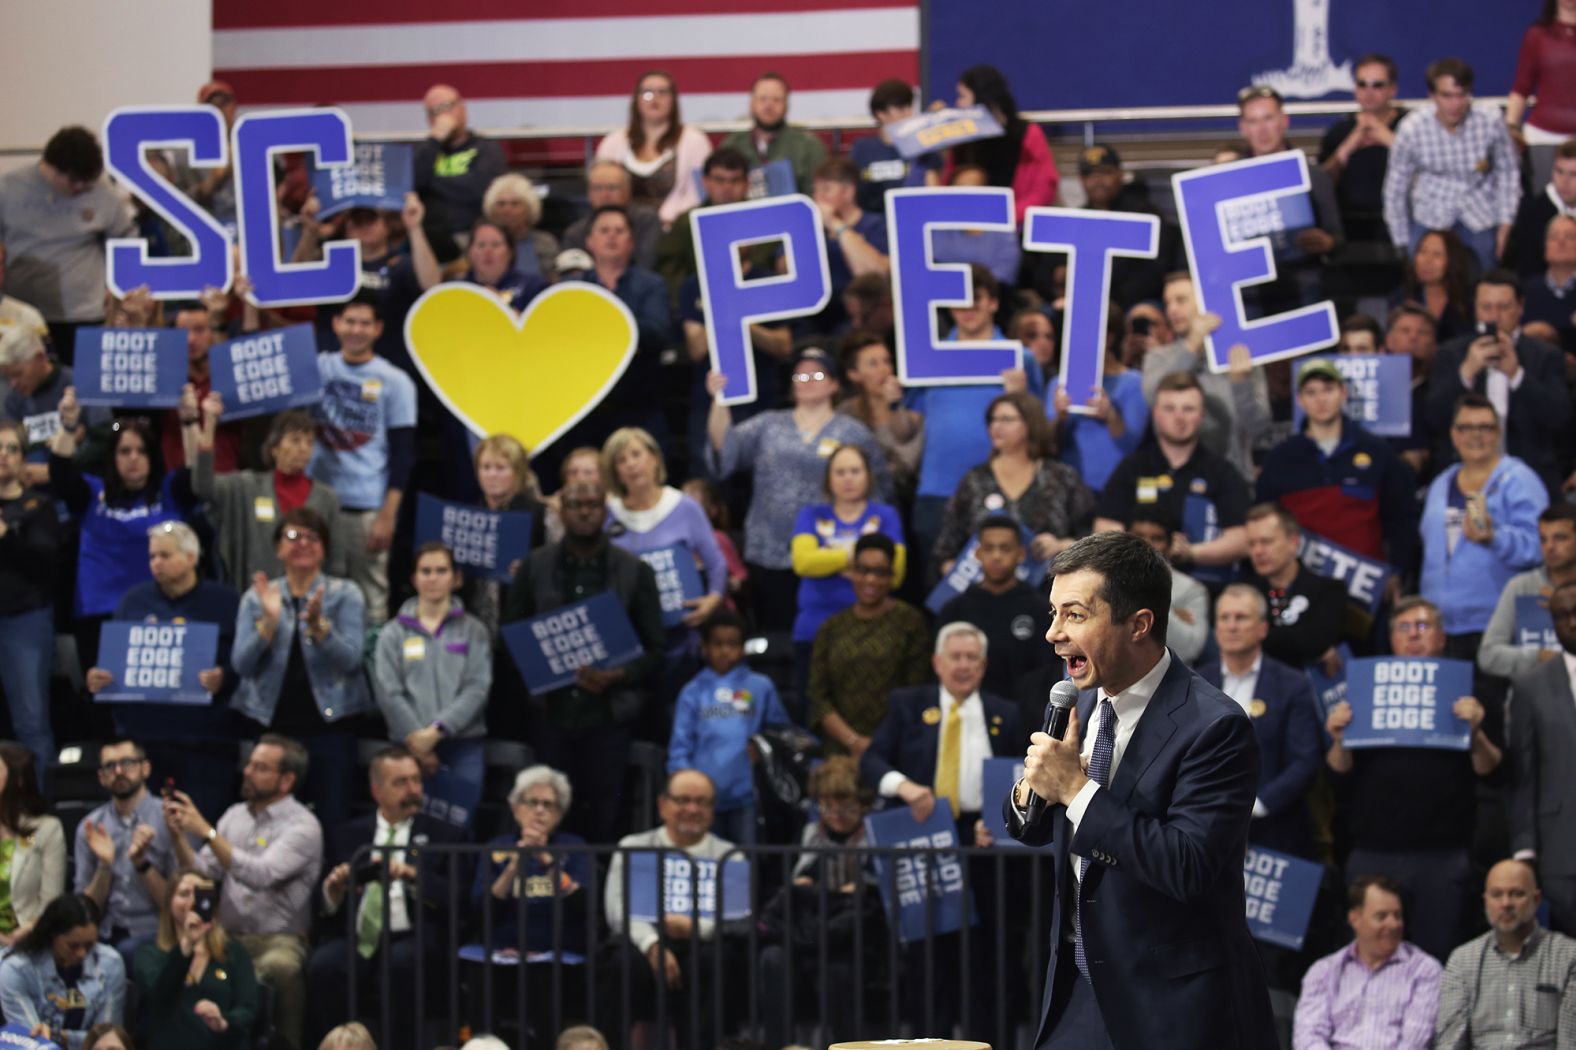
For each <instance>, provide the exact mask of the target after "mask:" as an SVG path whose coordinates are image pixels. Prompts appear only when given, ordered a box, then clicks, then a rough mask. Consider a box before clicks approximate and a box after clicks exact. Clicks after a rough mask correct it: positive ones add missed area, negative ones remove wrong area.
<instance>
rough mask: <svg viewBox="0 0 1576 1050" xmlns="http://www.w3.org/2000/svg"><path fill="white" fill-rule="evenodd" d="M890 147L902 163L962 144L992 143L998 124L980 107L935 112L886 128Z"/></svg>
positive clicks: (998, 128)
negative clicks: (890, 140) (985, 141)
mask: <svg viewBox="0 0 1576 1050" xmlns="http://www.w3.org/2000/svg"><path fill="white" fill-rule="evenodd" d="M887 134H888V135H889V136H891V139H892V147H893V148H894V149H896V150H897V152H898V156H900V157H902V158H903V159H904V160H913V159H914V158H915V157H922V156H924V155H925V154H927V153H934V152H936V151H937V150H940V149H948V148H950V147H952V146H956V145H959V144H961V143H964V142H974V141H976V140H978V139H993V138H996V137H997V136H998V135H1000V134H1001V123H1000V122H999V121H998V120H997V119H996V118H995V116H994V115H992V113H991V111H990V110H988V109H986V108H985V107H984V106H968V107H966V108H963V109H938V110H933V111H932V112H929V113H921V114H919V115H918V116H914V117H909V118H908V119H907V120H900V121H898V122H897V123H895V124H891V125H889V126H888V127H887Z"/></svg>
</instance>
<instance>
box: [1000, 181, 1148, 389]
mask: <svg viewBox="0 0 1576 1050" xmlns="http://www.w3.org/2000/svg"><path fill="white" fill-rule="evenodd" d="M1023 247H1024V249H1025V250H1026V251H1040V252H1064V253H1066V256H1067V291H1066V295H1065V296H1064V301H1065V303H1066V308H1065V314H1064V317H1063V321H1062V371H1061V387H1062V389H1063V390H1065V391H1067V394H1068V397H1069V398H1070V399H1071V401H1072V404H1071V405H1069V406H1068V411H1069V412H1073V413H1076V414H1079V415H1090V414H1092V413H1093V412H1094V409H1092V408H1090V407H1089V406H1088V405H1087V404H1085V403H1084V400H1085V398H1087V397H1088V396H1089V395H1090V394H1091V393H1092V392H1094V391H1096V390H1103V389H1104V387H1103V386H1102V382H1103V380H1104V378H1105V324H1106V319H1107V314H1109V312H1110V308H1111V272H1112V265H1111V263H1112V260H1113V259H1114V258H1116V257H1121V258H1126V259H1153V258H1154V257H1155V256H1156V255H1157V254H1158V253H1159V251H1160V218H1159V216H1156V215H1130V214H1126V213H1123V212H1115V211H1090V210H1088V209H1084V208H1030V209H1029V211H1028V214H1027V215H1026V216H1025V217H1024V230H1023Z"/></svg>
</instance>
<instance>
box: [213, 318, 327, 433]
mask: <svg viewBox="0 0 1576 1050" xmlns="http://www.w3.org/2000/svg"><path fill="white" fill-rule="evenodd" d="M211 357H212V360H213V388H214V390H215V391H217V392H218V393H219V395H220V396H221V397H223V398H224V418H225V419H226V420H235V419H248V418H250V417H252V416H267V415H272V414H273V413H275V412H281V411H283V410H284V409H287V408H300V407H301V406H303V405H315V404H317V403H318V402H319V401H321V400H323V377H322V375H321V374H320V373H319V372H318V370H317V337H316V336H315V335H314V334H313V332H312V326H311V325H308V324H297V325H291V326H290V327H289V328H276V329H274V330H273V331H271V332H256V333H254V334H252V335H243V336H241V337H240V338H239V339H231V340H230V341H229V342H227V343H220V344H219V345H218V346H216V347H214V348H213V351H212V354H211Z"/></svg>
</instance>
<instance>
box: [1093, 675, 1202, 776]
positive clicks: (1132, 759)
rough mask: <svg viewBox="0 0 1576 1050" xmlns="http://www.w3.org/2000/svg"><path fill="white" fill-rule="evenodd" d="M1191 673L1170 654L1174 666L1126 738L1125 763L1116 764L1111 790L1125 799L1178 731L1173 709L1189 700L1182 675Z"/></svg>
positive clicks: (1186, 686) (1123, 761)
mask: <svg viewBox="0 0 1576 1050" xmlns="http://www.w3.org/2000/svg"><path fill="white" fill-rule="evenodd" d="M1189 673H1190V672H1189V671H1188V669H1187V668H1186V667H1185V666H1183V664H1182V661H1181V660H1180V659H1179V658H1178V657H1177V655H1176V654H1175V653H1173V654H1171V666H1170V668H1168V669H1167V670H1166V675H1165V677H1164V678H1162V679H1161V680H1160V688H1158V689H1156V690H1155V695H1154V696H1152V697H1150V698H1149V703H1148V705H1146V706H1145V707H1144V713H1143V715H1142V716H1141V717H1140V718H1139V719H1138V726H1137V728H1135V729H1134V730H1133V735H1132V736H1131V737H1130V738H1129V739H1128V741H1127V749H1126V750H1125V751H1123V752H1122V763H1121V765H1119V766H1117V767H1116V778H1115V779H1114V780H1112V781H1111V791H1112V793H1113V794H1115V796H1116V797H1117V798H1119V799H1121V800H1122V801H1123V802H1126V801H1127V799H1128V797H1129V796H1130V795H1132V793H1133V788H1135V787H1137V786H1138V780H1139V778H1140V777H1142V776H1143V775H1144V772H1145V771H1146V770H1148V769H1149V766H1150V763H1152V762H1154V760H1155V759H1157V758H1159V757H1160V752H1161V751H1163V750H1165V746H1166V743H1167V742H1168V741H1169V740H1170V739H1171V737H1172V735H1173V734H1175V733H1176V731H1177V724H1176V722H1175V721H1174V720H1173V719H1172V717H1171V709H1172V708H1173V707H1175V706H1176V705H1177V704H1180V703H1182V702H1183V701H1184V700H1186V699H1187V695H1188V684H1187V679H1186V678H1185V677H1183V676H1185V675H1187V674H1189Z"/></svg>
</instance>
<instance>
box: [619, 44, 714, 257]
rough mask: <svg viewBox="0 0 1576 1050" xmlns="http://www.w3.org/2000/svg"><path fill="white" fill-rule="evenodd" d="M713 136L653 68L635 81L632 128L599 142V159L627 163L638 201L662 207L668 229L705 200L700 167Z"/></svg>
mask: <svg viewBox="0 0 1576 1050" xmlns="http://www.w3.org/2000/svg"><path fill="white" fill-rule="evenodd" d="M710 155H711V139H709V138H707V137H706V133H705V132H703V131H701V130H700V129H699V128H697V127H694V126H693V125H689V124H685V123H684V120H683V118H682V117H681V116H680V115H679V89H678V86H677V85H675V84H674V83H673V78H672V77H670V76H668V75H667V74H666V73H660V72H655V71H654V72H651V73H647V74H646V75H645V76H643V77H641V78H640V83H639V84H637V85H635V95H634V97H633V98H631V99H630V100H629V126H628V127H627V128H625V129H623V130H622V131H613V132H609V133H608V134H607V136H606V137H604V138H603V139H602V141H601V142H600V143H598V144H597V148H596V159H597V160H611V161H614V162H615V163H618V164H622V165H623V166H624V169H625V170H626V171H628V172H629V178H630V182H631V183H632V184H633V187H634V195H633V198H632V200H633V203H635V204H645V205H649V206H650V207H653V208H656V209H657V215H658V217H660V218H661V219H662V226H663V228H664V229H666V228H667V227H669V226H671V225H673V220H674V219H677V218H678V217H679V216H680V215H682V214H684V213H685V212H686V211H688V210H689V209H691V208H693V207H695V206H696V205H697V204H699V203H700V183H699V178H700V169H701V165H703V164H705V163H706V158H707V157H708V156H710Z"/></svg>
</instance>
